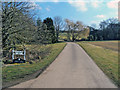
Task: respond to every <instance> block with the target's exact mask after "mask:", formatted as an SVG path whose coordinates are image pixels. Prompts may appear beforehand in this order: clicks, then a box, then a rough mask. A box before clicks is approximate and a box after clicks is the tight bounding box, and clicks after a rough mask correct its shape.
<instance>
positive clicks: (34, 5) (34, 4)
mask: <svg viewBox="0 0 120 90" xmlns="http://www.w3.org/2000/svg"><path fill="white" fill-rule="evenodd" d="M30 5H31V6H32V8H31V9H39V10H42V7H40V6H39V5H38V4H36V3H35V2H31V3H30Z"/></svg>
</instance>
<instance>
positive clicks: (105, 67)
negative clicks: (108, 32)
mask: <svg viewBox="0 0 120 90" xmlns="http://www.w3.org/2000/svg"><path fill="white" fill-rule="evenodd" d="M78 44H79V45H80V46H81V47H82V48H83V49H84V50H85V51H86V52H87V53H88V55H89V56H90V57H91V58H92V59H93V60H94V62H95V63H96V64H97V65H98V66H99V67H100V68H101V70H102V71H103V72H104V73H105V74H106V75H107V76H108V77H109V78H110V79H111V80H112V81H113V82H114V83H115V84H116V85H118V86H120V82H119V80H118V75H119V74H118V52H116V51H113V50H111V49H105V48H103V47H100V46H95V45H93V44H90V43H89V42H78Z"/></svg>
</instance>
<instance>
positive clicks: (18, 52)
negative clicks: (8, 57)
mask: <svg viewBox="0 0 120 90" xmlns="http://www.w3.org/2000/svg"><path fill="white" fill-rule="evenodd" d="M15 55H20V56H23V57H24V61H25V60H26V58H25V56H26V50H25V49H24V51H15V50H14V49H13V50H12V60H13V61H14V60H17V61H21V60H22V59H21V58H18V59H15Z"/></svg>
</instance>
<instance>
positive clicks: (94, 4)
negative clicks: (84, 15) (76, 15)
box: [91, 0, 102, 8]
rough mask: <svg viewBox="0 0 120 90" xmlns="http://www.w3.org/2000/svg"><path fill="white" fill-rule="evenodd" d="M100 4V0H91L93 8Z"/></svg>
mask: <svg viewBox="0 0 120 90" xmlns="http://www.w3.org/2000/svg"><path fill="white" fill-rule="evenodd" d="M100 4H102V1H98V0H96V1H91V5H92V7H94V8H98V7H99V6H100Z"/></svg>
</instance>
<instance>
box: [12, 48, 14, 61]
mask: <svg viewBox="0 0 120 90" xmlns="http://www.w3.org/2000/svg"><path fill="white" fill-rule="evenodd" d="M12 60H14V48H13V50H12Z"/></svg>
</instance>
